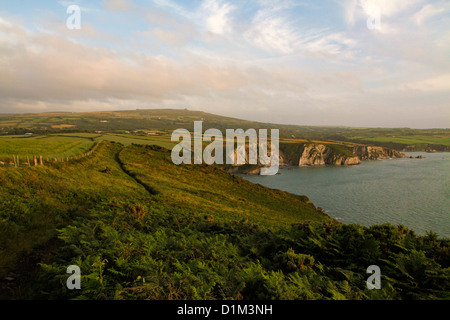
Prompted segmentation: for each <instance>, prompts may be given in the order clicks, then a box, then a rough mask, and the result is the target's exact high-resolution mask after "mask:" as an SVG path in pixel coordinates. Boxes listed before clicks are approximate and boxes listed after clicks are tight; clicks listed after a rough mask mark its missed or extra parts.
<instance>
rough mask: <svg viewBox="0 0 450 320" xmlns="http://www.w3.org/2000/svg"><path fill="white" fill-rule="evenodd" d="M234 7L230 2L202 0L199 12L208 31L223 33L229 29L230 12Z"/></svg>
mask: <svg viewBox="0 0 450 320" xmlns="http://www.w3.org/2000/svg"><path fill="white" fill-rule="evenodd" d="M234 9H235V7H234V6H233V5H231V4H230V3H220V2H219V1H217V0H204V2H203V4H202V6H201V14H202V15H203V16H204V19H205V21H206V27H207V30H208V31H209V32H212V33H215V34H219V35H223V34H226V33H229V32H230V31H231V21H230V13H231V12H232V11H233V10H234Z"/></svg>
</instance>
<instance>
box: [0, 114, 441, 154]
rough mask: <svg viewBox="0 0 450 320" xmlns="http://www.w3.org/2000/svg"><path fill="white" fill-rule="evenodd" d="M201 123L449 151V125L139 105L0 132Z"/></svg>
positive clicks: (3, 123)
mask: <svg viewBox="0 0 450 320" xmlns="http://www.w3.org/2000/svg"><path fill="white" fill-rule="evenodd" d="M200 120H201V121H203V122H204V128H216V129H219V130H222V131H223V132H224V131H225V129H231V128H234V129H237V128H242V129H248V128H254V129H280V137H281V138H284V139H292V138H293V139H310V140H325V141H340V142H353V143H361V144H369V145H375V146H382V147H387V148H391V149H395V150H399V151H450V129H409V128H351V127H320V126H298V125H281V124H272V123H262V122H256V121H247V120H241V119H236V118H231V117H224V116H219V115H214V114H210V113H206V112H202V111H190V110H187V109H184V110H178V109H145V110H128V111H106V112H88V113H76V112H75V113H69V112H53V113H36V114H20V115H3V116H2V117H1V118H0V134H8V135H17V134H25V133H29V132H30V131H31V132H33V133H37V134H47V133H61V132H65V133H67V132H98V131H102V132H118V131H121V130H122V131H123V130H126V131H136V130H142V129H146V130H157V131H161V132H164V133H170V132H171V131H173V130H175V129H178V128H185V129H188V130H193V124H194V121H200Z"/></svg>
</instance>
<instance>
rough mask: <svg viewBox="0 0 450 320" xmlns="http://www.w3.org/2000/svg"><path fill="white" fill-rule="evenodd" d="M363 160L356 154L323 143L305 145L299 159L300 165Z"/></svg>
mask: <svg viewBox="0 0 450 320" xmlns="http://www.w3.org/2000/svg"><path fill="white" fill-rule="evenodd" d="M360 163H361V160H360V158H358V157H357V156H356V155H353V156H349V155H345V154H341V153H337V152H335V151H334V150H333V149H332V148H331V147H329V146H326V145H323V144H310V145H305V149H304V151H303V154H302V156H301V158H300V161H299V166H324V165H339V166H342V165H357V164H360Z"/></svg>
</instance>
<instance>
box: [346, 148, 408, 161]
mask: <svg viewBox="0 0 450 320" xmlns="http://www.w3.org/2000/svg"><path fill="white" fill-rule="evenodd" d="M353 153H354V154H356V155H357V156H358V157H359V158H360V159H361V160H378V159H392V158H406V155H405V154H403V153H401V152H399V151H396V150H392V149H388V148H383V147H373V146H357V147H354V148H353Z"/></svg>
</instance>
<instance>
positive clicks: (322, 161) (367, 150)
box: [225, 143, 406, 174]
mask: <svg viewBox="0 0 450 320" xmlns="http://www.w3.org/2000/svg"><path fill="white" fill-rule="evenodd" d="M279 153H280V156H279V165H280V166H324V165H336V166H351V165H359V164H360V163H361V161H362V160H379V159H391V158H404V157H406V155H404V154H403V153H401V152H398V151H395V150H392V149H388V148H383V147H374V146H364V145H360V146H355V147H346V146H343V145H337V144H321V143H310V144H302V143H287V144H280V150H279ZM238 154H242V156H243V157H245V160H246V164H245V165H232V166H226V168H225V169H226V170H227V171H229V172H231V173H242V174H259V173H260V168H261V165H260V164H258V165H250V164H248V147H247V148H240V149H238V150H235V151H234V157H235V159H236V158H237V155H238Z"/></svg>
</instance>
